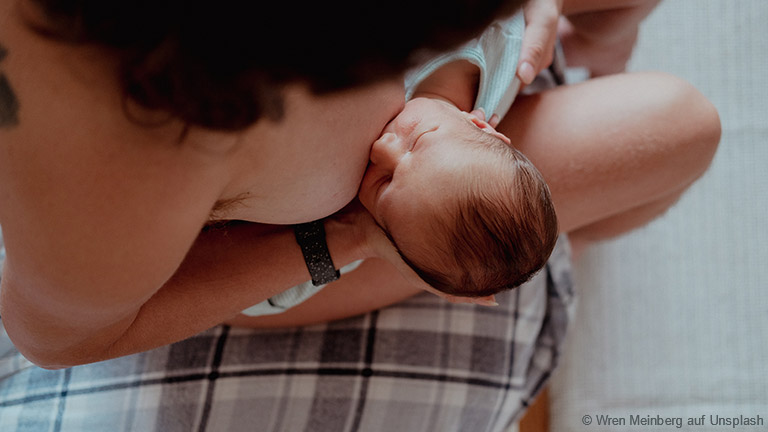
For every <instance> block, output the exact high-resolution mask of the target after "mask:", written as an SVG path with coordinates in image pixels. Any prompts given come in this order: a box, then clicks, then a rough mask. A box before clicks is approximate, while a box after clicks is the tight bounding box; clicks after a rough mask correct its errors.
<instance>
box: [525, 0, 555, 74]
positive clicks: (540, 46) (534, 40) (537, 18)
mask: <svg viewBox="0 0 768 432" xmlns="http://www.w3.org/2000/svg"><path fill="white" fill-rule="evenodd" d="M562 9H563V0H529V1H528V3H527V4H526V5H525V6H524V7H523V14H524V16H525V34H524V35H523V46H522V48H521V51H520V61H519V62H518V66H517V76H518V77H519V78H520V81H522V82H523V84H524V85H528V84H530V83H532V82H533V80H534V79H535V78H536V75H538V74H539V72H541V71H542V70H543V69H544V68H546V67H548V66H549V65H550V64H551V63H552V57H553V55H554V50H555V41H556V40H557V22H558V19H559V17H560V12H561V11H562Z"/></svg>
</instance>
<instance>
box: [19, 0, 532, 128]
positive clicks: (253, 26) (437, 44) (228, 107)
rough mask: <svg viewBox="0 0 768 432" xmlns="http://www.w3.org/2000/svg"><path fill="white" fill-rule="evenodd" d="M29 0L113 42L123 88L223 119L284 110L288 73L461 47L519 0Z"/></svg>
mask: <svg viewBox="0 0 768 432" xmlns="http://www.w3.org/2000/svg"><path fill="white" fill-rule="evenodd" d="M21 1H24V0H21ZM29 1H32V2H34V3H35V4H37V5H38V6H39V7H40V8H41V9H42V11H43V12H44V15H45V23H44V24H43V25H42V26H35V27H34V28H35V30H36V31H38V32H40V33H42V34H44V35H46V36H49V37H53V38H56V39H59V40H64V41H69V42H73V43H97V44H101V45H104V46H107V47H110V48H111V49H112V50H113V51H114V53H115V55H116V56H117V57H118V58H119V59H120V64H121V67H120V70H121V77H120V78H121V80H122V85H123V87H124V92H125V95H126V96H127V97H128V98H130V99H132V100H133V101H135V102H137V103H139V104H140V105H141V106H144V107H146V108H150V109H161V110H165V111H167V112H169V113H170V114H171V115H173V116H175V117H177V118H179V119H181V120H182V121H184V122H186V123H187V124H188V125H197V126H202V127H207V128H213V129H221V130H238V129H242V128H245V127H247V126H249V125H251V124H253V123H254V122H256V121H257V120H259V119H261V118H264V117H266V118H271V119H279V118H280V117H281V115H282V94H281V89H282V87H283V86H284V85H285V84H287V83H290V82H298V81H304V82H307V83H308V84H309V86H310V87H311V88H312V90H313V91H315V92H318V93H322V92H329V91H336V90H342V89H345V88H350V87H352V86H356V85H362V84H367V83H371V82H374V81H376V80H379V79H382V78H388V77H392V76H394V75H395V74H398V73H400V72H402V71H404V70H405V69H406V68H407V67H409V66H412V63H411V60H412V59H413V54H414V53H415V52H417V51H419V50H420V49H426V50H442V49H447V48H451V47H453V46H456V45H457V44H459V43H461V42H463V41H465V40H468V39H469V38H471V37H474V36H476V35H478V34H479V33H480V31H481V30H482V29H483V28H484V27H485V26H487V25H488V24H489V23H490V22H491V20H492V19H493V18H494V17H497V16H500V15H502V14H508V13H512V12H514V10H515V9H517V8H518V7H520V5H521V4H522V3H523V2H524V0H511V1H510V0H441V1H430V0H387V1H381V0H356V1H337V2H334V1H285V0H271V1H266V2H265V1H258V0H222V1H206V2H203V1H199V0H29Z"/></svg>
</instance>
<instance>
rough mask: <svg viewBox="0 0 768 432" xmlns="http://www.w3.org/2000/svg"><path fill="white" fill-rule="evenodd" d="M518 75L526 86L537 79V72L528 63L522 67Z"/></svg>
mask: <svg viewBox="0 0 768 432" xmlns="http://www.w3.org/2000/svg"><path fill="white" fill-rule="evenodd" d="M518 73H519V75H520V79H521V80H523V83H525V84H526V85H528V84H530V83H532V82H533V80H534V79H535V78H536V70H535V69H533V66H532V65H531V64H530V63H528V62H524V63H523V64H521V65H520V70H519V72H518Z"/></svg>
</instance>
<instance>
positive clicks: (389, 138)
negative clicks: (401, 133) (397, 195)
mask: <svg viewBox="0 0 768 432" xmlns="http://www.w3.org/2000/svg"><path fill="white" fill-rule="evenodd" d="M406 153H408V149H406V148H405V145H404V143H403V140H401V139H400V138H398V136H397V135H395V134H394V133H391V132H388V133H385V134H384V135H382V136H381V138H379V139H377V140H376V141H375V142H374V143H373V146H372V147H371V162H373V163H374V164H375V165H377V166H379V167H380V168H383V169H388V170H394V169H395V167H397V164H398V163H399V162H400V158H402V157H403V155H405V154H406Z"/></svg>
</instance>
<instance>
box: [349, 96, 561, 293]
mask: <svg viewBox="0 0 768 432" xmlns="http://www.w3.org/2000/svg"><path fill="white" fill-rule="evenodd" d="M481 117H482V116H481ZM359 198H360V202H361V203H362V204H363V206H365V208H366V209H368V211H369V212H370V213H371V214H372V215H373V217H374V219H375V220H376V222H377V223H378V224H379V225H380V226H381V227H382V229H383V230H384V231H385V232H386V233H387V235H388V236H389V238H390V240H391V241H392V243H393V244H394V245H395V247H396V248H397V249H398V252H399V253H400V255H401V257H402V258H403V260H404V261H405V262H406V263H407V264H408V265H409V266H410V267H411V268H412V269H413V270H414V272H416V274H418V275H419V277H421V279H423V280H424V281H425V282H426V283H428V284H429V285H431V286H432V287H433V288H435V289H436V290H438V291H440V292H442V293H445V294H448V295H450V296H455V297H487V296H491V295H493V294H496V293H498V292H500V291H503V290H505V289H510V288H513V287H516V286H518V285H520V284H522V283H523V282H525V281H527V280H528V279H530V277H531V276H533V275H534V274H535V273H536V272H537V271H538V270H539V269H541V268H542V267H543V266H544V264H545V263H546V261H547V259H548V258H549V255H550V253H551V252H552V249H553V248H554V245H555V241H556V239H557V235H558V230H557V218H556V216H555V211H554V207H553V205H552V201H551V198H550V194H549V189H548V188H547V185H546V183H545V182H544V179H543V178H542V176H541V174H540V173H539V172H538V170H537V169H536V168H535V167H534V166H533V165H532V164H531V163H530V162H529V161H528V159H527V158H526V157H525V156H524V155H523V154H522V153H520V152H519V151H517V150H516V149H515V148H514V147H512V145H511V143H510V140H509V139H508V138H507V137H505V136H504V135H502V134H500V133H499V132H496V131H495V130H494V129H493V127H491V125H490V124H488V123H486V122H485V121H484V120H482V119H481V118H478V117H477V116H476V114H470V113H467V112H463V111H461V110H459V109H458V108H457V107H456V106H455V105H453V104H451V103H448V102H445V101H444V100H441V99H439V98H436V97H415V98H414V99H412V100H410V101H409V102H408V103H407V104H406V106H405V109H404V110H403V111H402V112H401V113H400V114H399V115H398V116H397V117H396V118H395V119H394V120H392V122H390V124H389V125H387V127H386V128H385V130H384V134H383V135H382V136H381V137H380V138H379V139H378V140H377V141H376V142H374V144H373V147H372V149H371V160H370V163H369V166H368V168H367V170H366V172H365V175H364V177H363V181H362V184H361V187H360V192H359Z"/></svg>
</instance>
